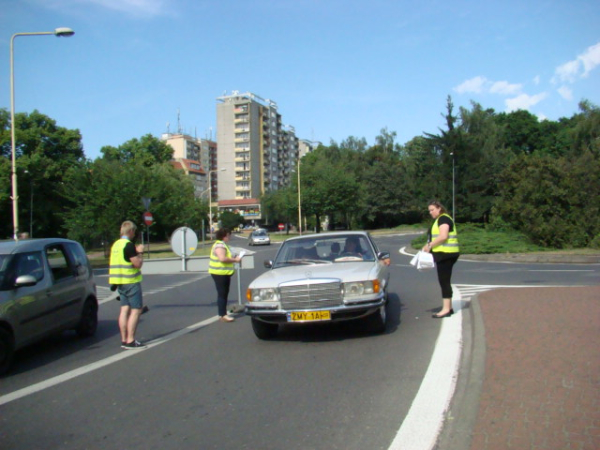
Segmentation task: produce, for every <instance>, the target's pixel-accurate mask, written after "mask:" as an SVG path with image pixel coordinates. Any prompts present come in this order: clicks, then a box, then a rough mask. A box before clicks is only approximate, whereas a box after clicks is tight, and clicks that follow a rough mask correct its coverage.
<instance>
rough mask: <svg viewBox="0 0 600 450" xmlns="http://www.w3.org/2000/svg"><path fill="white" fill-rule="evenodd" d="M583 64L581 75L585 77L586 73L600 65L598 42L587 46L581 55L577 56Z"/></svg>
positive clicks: (599, 44) (599, 45)
mask: <svg viewBox="0 0 600 450" xmlns="http://www.w3.org/2000/svg"><path fill="white" fill-rule="evenodd" d="M579 59H580V61H581V62H582V64H583V74H582V75H581V76H582V77H587V76H588V74H589V73H590V72H591V71H592V70H594V69H595V68H596V66H598V65H600V42H598V43H597V44H596V45H592V46H591V47H589V48H588V49H587V50H586V52H585V53H584V54H583V55H580V56H579Z"/></svg>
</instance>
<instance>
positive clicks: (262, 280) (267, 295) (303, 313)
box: [246, 231, 390, 339]
mask: <svg viewBox="0 0 600 450" xmlns="http://www.w3.org/2000/svg"><path fill="white" fill-rule="evenodd" d="M389 257H390V254H389V253H388V252H381V251H379V249H378V248H377V246H376V245H375V243H374V242H373V240H372V239H371V236H370V235H369V233H367V232H362V231H354V232H352V231H348V232H333V233H320V234H312V235H306V236H300V237H294V238H291V239H288V240H286V241H285V242H284V243H283V245H282V246H281V248H280V249H279V251H278V252H277V255H276V256H275V260H274V261H265V267H267V268H268V269H270V270H269V271H268V272H266V273H264V274H262V275H260V276H259V277H258V278H256V279H255V280H254V281H252V283H250V285H249V287H248V291H247V293H246V299H247V303H246V314H248V315H249V316H250V317H251V321H252V329H253V330H254V334H256V336H257V337H258V338H259V339H271V338H274V337H275V336H276V335H277V332H278V330H279V326H280V325H283V324H305V323H313V322H333V321H341V320H353V319H363V320H364V321H365V323H366V325H367V326H368V327H369V328H370V329H371V330H372V331H374V332H378V333H379V332H383V331H384V330H385V327H386V317H387V314H386V304H387V288H388V281H389V270H388V265H387V264H386V263H385V261H386V260H387V259H388V258H389Z"/></svg>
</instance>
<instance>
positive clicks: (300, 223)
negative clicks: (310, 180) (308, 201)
mask: <svg viewBox="0 0 600 450" xmlns="http://www.w3.org/2000/svg"><path fill="white" fill-rule="evenodd" d="M298 234H300V236H302V202H301V201H300V158H298Z"/></svg>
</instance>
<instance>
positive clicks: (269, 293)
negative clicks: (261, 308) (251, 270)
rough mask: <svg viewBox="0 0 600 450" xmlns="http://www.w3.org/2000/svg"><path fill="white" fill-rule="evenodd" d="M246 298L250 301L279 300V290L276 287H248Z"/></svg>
mask: <svg viewBox="0 0 600 450" xmlns="http://www.w3.org/2000/svg"><path fill="white" fill-rule="evenodd" d="M246 299H247V300H248V301H249V302H278V301H279V292H278V290H277V289H276V288H265V289H248V291H247V292H246Z"/></svg>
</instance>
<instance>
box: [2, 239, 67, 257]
mask: <svg viewBox="0 0 600 450" xmlns="http://www.w3.org/2000/svg"><path fill="white" fill-rule="evenodd" d="M59 242H71V243H76V242H75V241H72V240H70V239H62V238H44V239H22V240H20V241H13V240H5V241H0V255H10V254H12V253H23V252H34V251H40V250H43V249H44V248H45V247H46V246H47V245H50V244H56V243H59Z"/></svg>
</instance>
